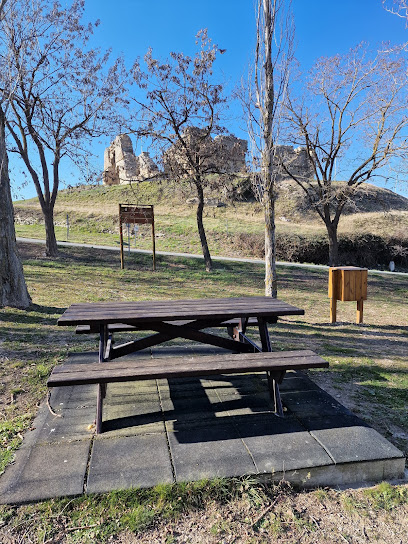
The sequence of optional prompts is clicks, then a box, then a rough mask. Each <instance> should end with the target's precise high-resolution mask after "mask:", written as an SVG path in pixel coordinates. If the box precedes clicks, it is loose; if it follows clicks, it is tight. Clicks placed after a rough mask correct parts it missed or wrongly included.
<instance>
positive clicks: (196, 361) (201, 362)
mask: <svg viewBox="0 0 408 544" xmlns="http://www.w3.org/2000/svg"><path fill="white" fill-rule="evenodd" d="M328 366H329V363H328V362H327V361H324V360H323V359H321V358H320V357H319V356H318V355H316V354H315V353H314V352H313V351H309V350H303V351H284V352H260V353H240V354H236V353H227V354H217V355H208V356H199V357H190V358H189V357H182V358H181V357H180V358H179V357H177V358H176V357H175V358H169V359H162V358H158V359H146V360H144V359H140V360H137V361H135V360H129V359H116V360H114V361H105V362H103V363H99V362H95V363H82V364H74V363H65V364H63V365H57V366H56V367H55V368H54V369H53V371H52V373H51V375H50V377H49V378H48V381H47V386H48V387H61V386H72V385H84V384H98V385H99V391H98V405H97V416H96V432H97V433H99V432H101V429H102V403H103V397H104V396H105V392H106V384H108V383H113V382H128V381H134V380H151V379H159V378H167V379H169V378H183V377H192V376H211V375H219V374H238V373H251V372H260V371H266V372H267V373H268V385H269V390H270V393H271V396H272V397H273V398H274V400H275V409H276V411H277V412H278V413H279V414H280V415H283V410H282V405H281V401H280V394H279V386H278V384H279V383H281V382H282V380H283V378H284V375H285V372H286V371H287V370H300V369H307V368H321V367H328Z"/></svg>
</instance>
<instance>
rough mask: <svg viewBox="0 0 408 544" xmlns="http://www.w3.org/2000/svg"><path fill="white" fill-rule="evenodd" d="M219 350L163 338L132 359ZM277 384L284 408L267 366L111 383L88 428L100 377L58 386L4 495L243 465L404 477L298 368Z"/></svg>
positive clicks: (76, 490)
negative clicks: (274, 396) (277, 404)
mask: <svg viewBox="0 0 408 544" xmlns="http://www.w3.org/2000/svg"><path fill="white" fill-rule="evenodd" d="M215 351H216V350H215V349H214V348H207V347H205V346H188V345H184V346H176V347H175V346H169V347H163V346H162V347H159V348H155V349H153V350H152V351H151V350H146V351H145V352H144V353H143V352H139V353H138V354H134V355H132V356H131V358H132V359H133V361H134V363H135V364H137V359H138V358H140V357H149V358H151V357H153V358H157V359H159V358H167V357H172V356H175V355H177V356H180V355H182V354H183V353H184V354H188V355H190V356H191V355H192V354H194V355H197V356H200V355H203V354H208V353H214V352H215ZM96 359H97V353H82V354H78V353H76V354H72V355H71V356H70V358H69V360H70V361H71V362H74V363H84V364H86V363H87V362H88V361H90V360H92V361H93V360H96ZM281 393H282V401H283V403H284V406H285V407H286V412H285V417H284V418H280V417H277V416H276V415H275V414H274V413H273V411H272V410H273V408H272V402H271V400H270V398H269V394H268V389H267V383H266V376H265V374H264V373H262V374H251V375H232V376H231V375H229V376H211V377H208V378H205V377H203V378H202V379H198V378H186V379H183V380H180V379H172V380H157V381H152V380H151V381H143V382H128V383H118V384H109V385H108V388H107V396H106V399H105V401H104V422H103V429H102V431H103V432H102V434H100V435H97V436H96V435H94V434H93V429H94V427H93V425H92V422H93V421H94V418H95V409H96V386H76V387H59V388H54V389H53V390H52V395H51V405H52V406H53V409H54V410H55V411H56V412H57V414H58V415H57V416H55V415H53V414H51V413H50V411H49V410H48V407H47V405H46V403H44V404H43V405H42V407H41V408H40V411H39V414H38V416H37V418H36V419H35V421H34V423H33V425H32V430H30V431H28V432H27V433H26V435H25V437H24V440H23V443H22V446H21V447H20V449H19V450H18V451H17V454H16V459H15V462H14V463H13V464H12V465H9V466H8V467H7V469H6V471H5V473H4V474H3V475H2V476H1V477H0V502H1V503H6V504H15V503H22V502H28V501H36V500H43V499H47V498H52V497H62V496H73V495H80V494H82V493H94V492H107V491H112V490H119V489H126V488H130V487H151V486H154V485H156V484H159V483H174V482H182V481H192V480H200V479H202V478H214V477H232V476H234V477H240V476H244V475H256V476H262V477H264V478H267V479H269V480H274V481H280V480H282V479H283V478H285V479H286V480H288V481H290V482H292V483H294V484H296V485H299V486H305V487H308V486H326V485H330V486H338V485H347V484H348V485H350V484H356V483H359V484H360V483H362V482H378V481H382V480H387V479H395V478H402V477H403V475H404V465H405V459H404V457H403V454H402V453H401V452H400V451H399V450H398V449H397V448H395V447H394V446H393V445H392V444H391V443H390V442H388V441H387V440H386V439H385V438H383V437H382V436H381V435H380V434H378V433H377V432H376V431H375V430H374V429H372V428H370V427H369V426H368V425H366V424H365V423H363V422H362V421H361V420H360V419H359V418H358V417H357V416H355V415H354V414H352V413H351V412H350V411H349V410H347V409H346V408H345V407H344V406H342V405H341V404H340V403H339V402H337V401H336V400H335V399H334V398H332V397H331V396H330V395H328V394H327V393H326V392H324V391H323V390H322V389H320V388H319V387H318V386H317V385H315V384H314V383H313V382H312V381H311V380H310V379H308V378H307V377H306V376H305V375H304V374H302V373H293V372H291V373H288V375H287V377H286V378H285V379H284V381H283V383H282V386H281ZM61 416H62V417H61Z"/></svg>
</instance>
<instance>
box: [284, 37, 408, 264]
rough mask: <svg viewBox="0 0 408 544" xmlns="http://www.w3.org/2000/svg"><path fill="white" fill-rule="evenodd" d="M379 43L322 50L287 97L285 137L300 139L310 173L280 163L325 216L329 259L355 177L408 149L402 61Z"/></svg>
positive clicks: (370, 175)
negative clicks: (341, 51)
mask: <svg viewBox="0 0 408 544" xmlns="http://www.w3.org/2000/svg"><path fill="white" fill-rule="evenodd" d="M383 49H384V50H383V51H380V52H372V51H369V50H368V49H367V48H366V47H365V46H364V44H360V45H359V46H357V47H356V48H354V49H352V50H351V51H350V52H349V53H348V54H346V55H336V56H334V57H331V58H321V59H320V60H319V61H317V63H316V64H315V66H314V68H313V69H312V70H311V71H310V73H309V75H308V80H307V85H306V86H305V87H304V89H305V90H304V92H301V93H298V94H297V95H295V92H294V91H293V92H292V93H291V96H290V99H289V101H288V121H289V124H290V126H291V140H292V141H293V142H296V143H297V144H300V145H303V146H305V147H306V149H307V153H308V156H309V157H310V161H311V163H312V165H313V169H314V173H315V176H314V179H302V178H300V177H299V176H297V175H296V174H295V173H294V172H293V170H291V165H290V164H285V163H283V164H282V168H283V169H284V172H285V173H286V175H287V176H288V177H291V178H292V179H293V180H294V181H295V182H296V183H297V184H298V185H299V186H300V187H301V188H302V189H303V190H304V191H305V193H306V194H307V196H308V198H309V202H310V203H311V205H312V207H313V208H314V210H315V211H316V212H317V213H318V214H319V216H320V218H321V219H322V220H323V221H324V223H325V225H326V228H327V231H328V235H329V241H330V263H331V264H336V261H337V257H338V255H337V227H338V223H339V220H340V217H341V214H342V213H343V211H344V208H345V206H346V205H347V204H348V203H349V202H350V200H351V199H352V197H353V195H354V194H355V192H356V191H357V189H358V188H359V187H360V186H361V184H363V183H364V182H366V181H368V180H370V179H374V178H375V177H378V176H381V175H387V174H386V170H385V168H386V167H389V166H390V165H392V163H393V161H396V160H400V159H401V158H404V157H405V156H406V153H407V151H408V147H407V136H408V131H407V130H408V116H407V109H406V103H407V98H408V93H407V90H408V89H407V62H406V59H405V55H404V54H402V51H401V50H400V49H398V48H392V49H387V50H385V48H383ZM338 180H342V181H343V182H342V183H339V182H338Z"/></svg>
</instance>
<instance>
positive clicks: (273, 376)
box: [258, 317, 285, 417]
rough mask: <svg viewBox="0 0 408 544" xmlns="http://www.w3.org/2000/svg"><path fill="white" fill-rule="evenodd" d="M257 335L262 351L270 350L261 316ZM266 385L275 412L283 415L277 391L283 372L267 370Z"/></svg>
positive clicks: (266, 325) (266, 327) (269, 341)
mask: <svg viewBox="0 0 408 544" xmlns="http://www.w3.org/2000/svg"><path fill="white" fill-rule="evenodd" d="M258 327H259V336H260V337H261V343H262V351H272V346H271V339H270V338H269V331H268V323H267V321H265V319H263V318H262V317H258ZM266 375H267V378H268V387H269V393H270V395H271V398H272V399H273V402H274V409H275V413H276V414H277V415H278V416H280V417H283V406H282V399H281V396H280V391H279V384H280V383H282V380H283V377H284V376H285V372H280V373H276V372H267V373H266Z"/></svg>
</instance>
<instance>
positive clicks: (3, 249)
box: [0, 108, 31, 308]
mask: <svg viewBox="0 0 408 544" xmlns="http://www.w3.org/2000/svg"><path fill="white" fill-rule="evenodd" d="M4 122H5V121H4V113H3V111H2V109H1V108H0V307H3V306H13V307H15V308H27V307H28V306H29V305H30V303H31V298H30V295H29V294H28V291H27V286H26V283H25V279H24V273H23V267H22V264H21V260H20V257H19V255H18V252H17V242H16V233H15V229H14V210H13V203H12V200H11V191H10V179H9V174H8V158H7V152H6V143H5V132H4Z"/></svg>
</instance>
